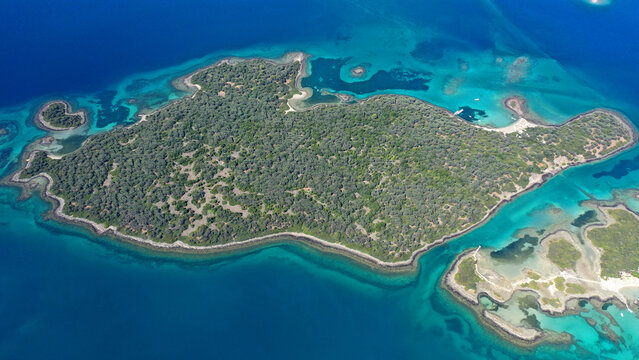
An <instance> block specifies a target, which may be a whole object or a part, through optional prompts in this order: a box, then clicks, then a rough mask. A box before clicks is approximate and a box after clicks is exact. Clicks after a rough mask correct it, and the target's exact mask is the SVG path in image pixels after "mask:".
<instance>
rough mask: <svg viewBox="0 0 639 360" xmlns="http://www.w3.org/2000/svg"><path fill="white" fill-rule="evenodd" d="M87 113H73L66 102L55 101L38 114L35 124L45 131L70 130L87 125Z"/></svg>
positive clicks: (82, 111) (47, 104) (46, 105)
mask: <svg viewBox="0 0 639 360" xmlns="http://www.w3.org/2000/svg"><path fill="white" fill-rule="evenodd" d="M86 117H87V115H86V112H85V111H84V110H80V111H77V112H72V111H71V105H69V103H67V102H66V101H62V100H55V101H50V102H48V103H46V104H45V105H44V106H43V107H42V108H41V109H40V110H39V111H38V113H37V114H36V117H35V123H36V124H37V125H38V126H39V127H41V128H43V129H44V130H52V131H61V130H70V129H73V128H76V127H78V126H80V125H83V124H85V123H86Z"/></svg>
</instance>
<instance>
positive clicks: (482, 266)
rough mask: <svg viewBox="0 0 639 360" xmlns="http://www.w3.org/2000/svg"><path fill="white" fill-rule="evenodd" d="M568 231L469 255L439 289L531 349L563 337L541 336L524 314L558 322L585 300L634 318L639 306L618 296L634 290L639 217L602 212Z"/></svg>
mask: <svg viewBox="0 0 639 360" xmlns="http://www.w3.org/2000/svg"><path fill="white" fill-rule="evenodd" d="M599 218H601V219H603V220H601V221H600V220H598V219H599ZM572 226H579V227H580V230H579V231H577V232H576V233H575V232H574V231H569V230H566V229H561V230H558V231H555V232H553V233H551V234H548V235H546V236H545V237H544V238H543V239H541V241H537V240H538V239H537V238H536V237H534V236H531V235H525V236H523V237H522V238H520V239H519V240H517V241H516V242H514V243H512V244H510V245H508V246H507V247H506V248H504V249H487V248H476V249H470V250H468V251H466V252H465V253H464V254H462V255H460V256H459V257H458V258H457V260H456V261H455V262H454V264H453V265H452V266H451V268H450V269H449V271H448V272H447V273H446V275H445V276H444V279H443V282H444V286H445V287H446V288H447V289H448V290H449V291H450V292H451V293H452V294H453V295H454V296H455V298H457V299H458V300H459V301H461V302H463V303H464V304H466V305H468V306H470V307H471V308H473V309H474V310H475V312H476V314H477V316H478V317H479V318H480V319H481V320H482V321H483V322H485V323H488V324H490V325H491V326H493V327H495V328H496V329H499V330H500V331H502V332H503V333H504V334H505V335H506V336H507V337H509V338H511V339H514V340H516V341H519V342H521V341H525V342H529V343H531V344H534V343H538V342H541V341H544V340H548V339H549V338H551V339H552V338H555V339H556V338H557V337H558V336H561V334H552V333H547V332H545V331H543V329H542V328H541V327H540V326H539V323H538V321H537V319H536V317H535V315H534V314H532V313H530V312H529V309H535V310H540V311H543V312H546V313H548V314H552V315H555V316H557V315H563V314H570V313H577V312H579V311H580V308H582V307H583V306H585V303H584V301H589V302H594V303H596V304H599V306H596V307H595V308H596V309H600V308H602V305H601V304H603V303H606V302H609V303H610V304H614V305H616V306H618V307H619V308H620V309H630V311H632V312H638V311H639V302H638V301H637V299H636V298H635V297H633V296H631V295H630V296H628V295H624V292H623V290H624V289H630V288H637V287H639V217H638V216H637V214H635V213H634V212H632V211H631V210H629V209H628V208H627V207H626V206H625V205H623V204H617V205H614V206H608V205H599V206H596V207H595V209H593V210H589V211H587V212H585V213H584V214H582V215H580V216H579V217H578V218H577V219H575V221H574V222H573V223H572ZM522 303H524V304H526V305H523V306H522ZM511 305H512V306H511ZM604 307H605V306H604ZM513 308H514V309H519V310H521V311H516V310H512V309H513ZM602 315H603V316H609V314H606V313H605V312H602ZM613 323H614V321H613ZM589 324H590V325H591V326H593V328H595V329H596V330H597V331H598V332H600V335H601V336H602V337H607V338H609V339H610V340H611V341H613V342H615V343H618V342H619V341H623V340H622V339H621V340H620V335H618V334H616V333H615V332H613V331H612V330H610V329H609V328H606V326H601V327H597V326H596V324H595V323H594V321H590V322H589Z"/></svg>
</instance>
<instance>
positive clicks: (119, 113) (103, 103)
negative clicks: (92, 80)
mask: <svg viewBox="0 0 639 360" xmlns="http://www.w3.org/2000/svg"><path fill="white" fill-rule="evenodd" d="M116 94H117V92H115V91H103V92H101V93H99V94H98V95H96V98H97V99H98V100H93V101H92V103H94V104H98V105H100V108H101V110H100V111H98V112H97V113H96V114H93V115H94V117H95V122H96V126H97V127H105V126H107V125H109V124H112V123H116V124H122V123H124V122H125V121H126V119H127V117H128V116H129V109H127V108H126V107H124V106H120V105H113V99H114V98H115V95H116Z"/></svg>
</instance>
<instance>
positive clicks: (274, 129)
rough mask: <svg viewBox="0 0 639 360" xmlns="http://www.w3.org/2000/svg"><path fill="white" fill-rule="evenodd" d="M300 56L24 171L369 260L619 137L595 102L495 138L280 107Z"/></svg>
mask: <svg viewBox="0 0 639 360" xmlns="http://www.w3.org/2000/svg"><path fill="white" fill-rule="evenodd" d="M299 66H300V64H299V63H297V62H295V63H289V64H275V63H271V62H268V61H265V60H250V61H244V62H240V63H238V64H235V65H229V64H225V63H223V64H221V65H219V66H214V67H211V68H209V69H206V70H203V71H201V72H199V73H197V74H196V75H195V76H194V77H193V82H194V83H196V84H199V85H200V86H201V90H200V91H198V92H197V93H196V95H195V96H194V97H193V98H187V99H184V100H182V101H178V102H175V103H173V104H171V105H169V106H167V107H165V108H163V109H161V110H159V111H158V112H156V113H154V114H153V115H150V116H149V117H148V121H144V122H140V123H138V124H136V125H135V126H131V127H126V128H116V129H115V130H113V131H111V132H109V133H103V134H99V135H96V136H93V137H92V138H90V139H89V141H87V143H86V144H85V145H83V146H82V148H81V149H79V150H78V151H75V152H73V153H71V154H68V155H66V156H64V157H63V158H62V159H59V160H54V159H51V158H47V157H46V156H44V155H43V154H39V155H38V156H36V157H35V159H34V160H33V161H32V162H31V164H32V165H31V166H30V167H29V168H28V169H27V170H26V171H25V172H24V173H23V175H22V176H23V177H24V176H32V175H35V174H38V173H40V172H43V171H44V172H47V173H48V174H50V175H51V177H52V178H53V179H54V183H53V187H52V192H53V193H54V194H57V195H59V196H61V197H63V198H64V199H66V202H67V204H66V205H65V209H64V211H65V213H68V214H70V215H74V216H78V217H83V218H88V219H91V220H94V221H96V222H99V223H105V224H108V225H116V226H117V227H118V229H119V230H120V231H121V232H124V233H129V234H133V235H137V236H141V237H149V238H151V239H153V240H155V241H159V242H174V241H176V240H182V241H184V242H186V243H190V244H195V245H211V244H222V243H228V242H233V241H239V240H244V239H248V238H252V237H256V236H259V235H263V234H267V233H275V232H281V231H289V230H290V231H301V232H305V233H308V234H312V235H317V236H319V237H321V238H323V239H326V240H328V241H334V242H340V243H342V244H344V245H346V246H348V247H350V248H354V249H359V250H362V251H364V252H366V253H369V254H371V255H373V256H375V257H377V258H379V259H382V260H387V261H396V260H399V259H406V258H407V257H408V256H409V255H410V254H411V253H412V252H413V251H415V250H416V249H418V248H421V247H423V246H424V245H426V244H429V243H431V242H433V241H435V240H438V239H440V238H441V237H443V236H445V235H450V234H452V233H455V232H456V231H459V230H462V229H465V228H468V227H469V226H471V225H473V224H475V223H477V222H479V221H480V220H481V219H482V218H484V216H486V215H487V213H488V212H489V210H490V209H491V208H492V207H494V206H495V205H496V204H498V202H499V201H500V200H501V199H503V198H505V197H506V196H507V194H508V193H511V192H515V191H517V190H520V189H522V188H523V187H526V186H527V185H528V184H529V182H530V178H531V175H533V174H541V173H542V172H543V171H545V170H548V169H549V168H558V167H562V166H567V165H568V164H570V163H571V162H573V161H583V160H584V159H591V158H594V157H597V156H602V155H603V154H605V153H607V152H610V151H612V149H614V148H617V147H619V146H622V145H624V144H626V143H627V142H628V141H630V139H631V134H630V133H629V129H628V128H627V127H626V126H624V125H623V124H622V123H621V122H620V121H618V119H617V118H615V117H614V116H612V115H610V114H608V113H606V112H594V113H591V114H588V115H585V116H583V117H581V118H579V119H577V120H574V121H572V122H570V123H568V124H566V125H564V126H562V127H553V128H549V127H537V128H532V129H527V130H526V131H525V132H524V133H523V134H517V133H513V134H507V135H506V134H502V133H500V132H491V131H486V130H484V129H481V128H479V127H476V126H474V125H472V124H470V123H468V122H466V121H464V120H461V119H459V118H457V117H454V116H452V115H451V114H450V113H449V112H447V111H445V110H444V109H441V108H439V107H436V106H433V105H430V104H427V103H424V102H422V101H420V100H417V99H414V98H410V97H404V96H394V95H389V96H378V97H374V98H371V99H369V100H367V101H364V102H359V103H357V104H348V105H346V104H343V105H332V106H328V105H325V106H319V107H315V108H313V109H311V110H309V111H304V112H285V109H287V108H288V107H287V106H286V100H287V99H288V98H289V97H290V96H291V95H292V93H293V92H294V91H295V90H294V86H293V83H294V79H295V76H296V75H297V73H298V71H299Z"/></svg>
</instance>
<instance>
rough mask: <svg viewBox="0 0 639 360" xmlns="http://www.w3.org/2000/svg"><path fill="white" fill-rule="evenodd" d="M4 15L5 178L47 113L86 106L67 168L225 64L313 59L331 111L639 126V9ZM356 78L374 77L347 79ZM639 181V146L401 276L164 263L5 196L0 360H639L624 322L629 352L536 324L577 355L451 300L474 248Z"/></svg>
mask: <svg viewBox="0 0 639 360" xmlns="http://www.w3.org/2000/svg"><path fill="white" fill-rule="evenodd" d="M6 5H7V6H4V7H3V9H5V11H4V12H3V14H2V15H0V34H2V35H3V41H2V42H0V53H2V54H3V55H4V56H2V57H1V58H0V65H2V66H0V78H2V79H3V84H4V85H5V86H3V88H2V90H0V91H1V95H2V96H0V106H2V107H1V108H0V127H2V128H4V129H6V133H5V134H3V135H0V169H1V171H2V176H4V175H7V174H9V173H10V172H11V171H13V170H15V168H16V166H17V163H18V159H19V156H20V154H21V153H22V151H23V148H24V147H25V146H26V145H27V144H28V143H30V142H31V141H33V140H35V139H37V138H39V137H41V136H44V135H45V132H43V131H41V130H38V129H37V128H36V127H35V126H34V125H33V122H32V117H33V114H34V113H35V111H37V109H38V107H39V106H41V105H42V103H44V102H45V101H46V100H48V99H51V98H64V99H66V100H68V101H69V102H71V103H72V104H73V105H74V106H80V107H84V108H86V109H87V110H88V111H89V114H90V118H91V124H90V127H88V128H87V129H86V130H85V131H81V132H79V133H78V134H76V135H75V136H72V137H69V138H68V139H66V140H64V141H63V145H64V149H65V150H63V151H72V150H73V149H74V148H77V146H79V144H80V143H81V142H82V141H83V140H84V139H85V138H86V136H88V135H90V134H93V133H97V132H102V131H107V130H109V129H111V128H113V126H116V125H118V124H127V123H131V122H133V121H135V117H134V115H135V114H136V112H138V111H140V110H148V109H154V108H157V107H159V106H161V105H163V104H166V103H167V102H169V101H171V100H174V99H177V98H179V97H182V96H184V95H185V94H184V93H181V92H179V91H177V90H175V89H174V88H173V87H172V86H171V80H172V79H174V78H175V77H177V76H180V75H183V74H186V73H188V72H191V71H193V70H194V69H197V68H198V67H201V66H203V65H207V64H210V63H212V62H214V61H216V60H218V59H220V58H222V57H225V56H228V55H237V56H247V57H250V56H267V57H278V56H281V55H282V54H284V53H285V52H287V51H292V50H301V51H305V52H307V53H309V54H312V55H313V58H312V60H311V69H310V72H311V76H310V77H309V78H308V79H306V80H304V85H305V86H309V87H311V88H313V89H314V91H315V96H318V95H320V96H321V94H322V93H324V94H326V93H330V92H335V91H340V92H346V93H349V94H351V95H353V96H355V97H357V98H365V97H367V96H371V95H374V94H379V93H397V94H406V95H412V96H417V97H419V98H421V99H424V100H427V101H430V102H433V103H435V104H437V105H440V106H443V107H446V108H448V109H450V110H452V111H456V110H459V109H463V110H464V111H463V112H462V115H463V116H464V118H466V119H467V120H468V121H473V122H477V123H479V124H490V125H498V126H500V125H505V124H507V123H509V122H511V121H512V117H511V115H510V114H509V113H508V112H507V111H505V110H504V109H503V106H502V102H503V100H504V99H505V97H507V96H510V95H515V94H516V95H522V96H525V97H526V98H527V99H528V100H529V102H530V105H531V108H532V110H534V111H535V112H536V113H537V114H539V116H541V117H544V118H545V119H546V120H547V121H549V122H553V123H561V122H563V121H565V120H567V119H568V118H569V117H571V116H574V115H576V114H578V113H580V112H582V111H586V110H588V109H591V108H594V107H599V106H602V107H608V108H613V109H616V110H618V111H620V112H622V113H624V114H625V115H626V116H628V117H629V118H630V120H631V121H639V120H638V119H639V109H638V108H637V107H636V105H634V104H633V102H634V101H636V99H637V98H639V87H638V86H637V85H636V84H637V83H639V26H637V25H639V24H638V21H639V20H638V19H637V17H636V15H635V14H637V13H638V11H639V8H638V5H637V4H635V3H634V2H632V1H630V0H616V1H615V0H613V1H611V2H610V4H608V5H605V6H594V5H592V4H589V3H588V2H585V1H581V0H573V1H571V0H565V1H551V0H538V1H535V2H526V4H521V3H517V2H511V1H506V0H503V1H502V0H495V1H488V0H480V1H477V0H454V1H445V0H433V1H397V2H388V1H375V0H374V1H350V2H345V1H333V0H328V1H309V2H293V1H273V2H258V1H251V0H240V1H234V2H232V3H231V2H228V3H222V2H210V1H204V0H196V1H190V2H188V3H186V4H184V3H178V2H170V1H160V2H158V1H149V0H137V1H127V2H124V1H118V0H116V1H114V2H113V1H112V2H107V3H100V2H72V1H58V2H55V3H47V2H12V3H11V4H10V5H9V4H6ZM358 65H363V66H364V67H365V68H366V70H367V71H366V74H365V75H364V76H363V77H362V78H354V77H352V76H351V75H350V69H351V68H352V67H354V66H358ZM325 96H326V95H325ZM316 99H317V98H316ZM318 101H321V98H319V100H318ZM637 170H639V150H637V149H636V148H635V149H632V150H629V151H627V152H625V153H622V154H621V155H619V156H616V157H614V158H612V159H609V160H606V161H604V162H600V163H597V164H590V165H586V166H581V167H578V168H575V169H571V170H568V171H566V172H564V173H562V174H561V175H560V176H557V177H555V178H554V179H552V180H551V181H549V182H548V183H547V184H545V185H544V186H542V187H541V188H540V189H537V190H535V191H533V192H531V193H528V194H525V195H523V196H521V197H520V198H518V199H517V200H516V201H514V202H513V203H511V204H509V205H507V206H505V207H504V208H503V209H502V210H501V211H500V212H499V213H498V214H497V215H496V216H495V217H494V218H493V219H491V220H490V221H489V222H488V223H486V224H485V225H483V226H482V227H480V228H478V229H477V230H475V231H473V232H471V233H469V234H467V235H465V236H463V237H461V238H459V239H456V240H454V241H451V242H449V243H448V244H446V245H443V246H440V247H438V248H435V249H433V250H432V251H430V252H428V253H427V254H425V255H424V256H422V257H421V258H420V260H419V270H418V271H417V272H416V273H413V274H404V275H385V274H380V273H378V272H375V271H372V270H370V269H366V268H363V267H361V266H359V265H357V264H354V263H352V262H351V261H349V260H347V259H344V258H341V257H338V256H332V255H327V254H323V253H321V252H318V251H315V250H312V249H309V248H307V247H304V246H299V245H292V244H282V245H279V246H269V247H267V248H263V249H257V250H252V251H249V252H246V253H242V254H233V255H228V256H222V257H220V256H215V257H213V256H208V257H207V256H186V255H172V254H166V253H157V252H153V251H150V250H146V249H141V248H138V247H135V246H132V245H127V244H123V243H120V242H118V241H117V240H113V239H108V238H100V237H96V236H94V235H92V234H90V233H88V232H87V231H85V230H82V229H79V228H77V227H73V226H68V225H62V224H59V223H56V222H54V221H51V220H47V219H45V218H43V214H44V213H46V210H48V205H47V204H46V203H45V202H43V201H42V200H40V199H38V198H37V197H33V198H31V199H28V200H26V201H23V200H20V199H19V192H18V191H17V190H16V189H13V188H7V187H3V188H0V241H1V243H0V246H1V249H2V250H1V251H0V319H2V321H0V358H3V359H4V358H6V359H31V358H69V359H74V358H77V359H80V358H105V359H107V358H109V359H110V358H115V357H118V358H140V357H143V358H150V357H154V358H176V357H179V358H195V357H206V358H210V357H216V358H240V357H241V358H278V359H279V358H301V357H303V358H318V359H320V358H321V359H324V358H353V357H355V358H363V357H369V358H440V359H514V358H540V359H549V358H553V359H558V358H567V359H569V358H599V357H608V358H619V359H633V358H637V357H639V336H637V335H636V334H637V333H639V319H637V318H635V317H633V316H632V315H631V314H628V313H627V311H625V313H626V314H625V316H623V317H622V315H621V314H622V313H623V312H621V311H620V310H618V309H616V308H614V307H611V308H609V310H608V311H609V313H610V314H611V316H613V317H614V318H615V319H616V320H617V322H618V323H619V324H621V329H617V331H618V332H620V333H621V334H623V336H624V339H625V340H626V344H619V345H618V344H614V343H612V342H610V341H609V340H607V339H606V338H604V337H601V336H600V335H599V334H598V333H597V332H596V331H595V330H594V329H593V328H592V327H590V326H589V325H588V324H587V323H586V320H585V317H587V316H589V315H587V314H586V315H582V316H569V317H560V318H553V317H550V316H547V315H544V314H538V319H539V320H540V322H541V323H542V326H543V327H544V328H547V329H551V330H555V331H558V332H561V331H569V332H570V333H572V334H573V335H574V342H573V344H571V345H566V346H562V347H557V346H551V345H544V346H541V347H539V348H537V349H534V350H526V349H521V348H517V347H515V346H513V345H511V344H509V343H507V342H505V341H503V340H501V339H500V338H499V337H498V336H496V334H495V333H493V332H492V331H491V330H489V329H486V328H483V327H482V326H481V325H480V324H479V323H478V322H477V320H476V319H475V318H474V315H473V314H472V313H471V312H470V311H469V310H467V309H466V308H465V307H464V306H461V305H459V304H457V303H456V302H455V301H453V299H452V298H451V297H450V296H449V295H448V294H447V293H446V292H445V291H444V290H442V289H441V288H440V285H439V281H440V279H441V276H442V274H443V272H444V271H445V269H446V267H447V266H448V265H449V264H450V263H451V262H452V261H453V259H454V258H455V256H456V255H457V254H459V253H460V252H462V251H464V250H465V249H467V248H469V247H473V246H478V245H482V246H493V247H501V246H504V245H507V244H508V243H510V242H512V241H513V240H515V239H516V237H517V235H516V234H517V232H518V230H520V229H522V228H532V229H546V228H549V227H552V226H553V225H554V224H555V223H556V222H557V221H558V218H561V219H570V218H574V217H576V216H578V215H579V214H580V213H582V212H583V211H585V208H584V207H582V206H581V204H580V202H581V201H583V200H587V199H591V198H595V199H612V197H613V196H614V194H618V193H619V191H620V190H624V189H631V188H635V187H637V183H638V182H639V172H637ZM633 204H634V203H632V202H631V206H636V205H637V204H634V205H633ZM556 208H559V209H561V211H562V214H561V216H559V217H558V216H557V215H556V213H550V212H549V209H556Z"/></svg>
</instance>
